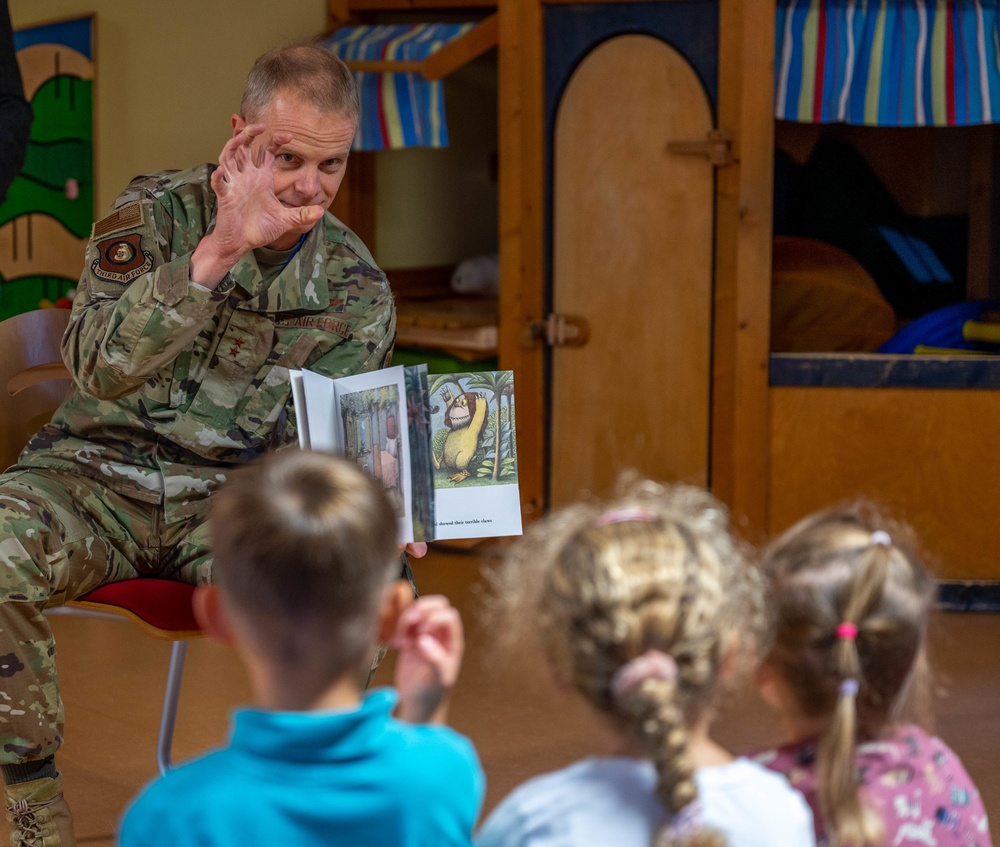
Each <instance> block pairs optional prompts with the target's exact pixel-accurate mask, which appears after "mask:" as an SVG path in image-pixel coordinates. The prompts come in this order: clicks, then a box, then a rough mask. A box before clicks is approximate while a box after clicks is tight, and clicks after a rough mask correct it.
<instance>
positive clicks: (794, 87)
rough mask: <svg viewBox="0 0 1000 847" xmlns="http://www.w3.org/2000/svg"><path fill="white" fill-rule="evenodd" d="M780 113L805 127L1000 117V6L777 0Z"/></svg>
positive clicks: (912, 0) (977, 1) (988, 1)
mask: <svg viewBox="0 0 1000 847" xmlns="http://www.w3.org/2000/svg"><path fill="white" fill-rule="evenodd" d="M776 30H777V32H776V35H777V52H776V54H775V89H776V90H775V115H776V116H777V117H778V118H781V119H784V120H791V121H799V122H802V123H835V122H843V123H850V124H865V125H869V126H968V125H972V124H987V123H993V122H994V121H995V120H1000V35H998V29H997V0H778V16H777V27H776Z"/></svg>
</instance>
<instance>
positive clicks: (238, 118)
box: [229, 112, 247, 138]
mask: <svg viewBox="0 0 1000 847" xmlns="http://www.w3.org/2000/svg"><path fill="white" fill-rule="evenodd" d="M229 123H231V124H232V125H233V137H234V138H235V137H236V136H237V135H239V134H240V133H241V132H243V128H244V127H245V126H246V125H247V122H246V121H245V120H243V116H242V115H238V114H236V113H235V112H234V113H233V116H232V117H231V118H230V119H229Z"/></svg>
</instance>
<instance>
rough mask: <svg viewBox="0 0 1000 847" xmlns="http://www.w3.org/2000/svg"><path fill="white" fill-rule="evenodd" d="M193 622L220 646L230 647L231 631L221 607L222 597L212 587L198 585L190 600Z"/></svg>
mask: <svg viewBox="0 0 1000 847" xmlns="http://www.w3.org/2000/svg"><path fill="white" fill-rule="evenodd" d="M191 605H192V607H193V609H194V617H195V620H196V621H198V626H200V627H201V628H202V629H203V630H204V631H205V633H206V634H207V635H208V636H209V637H210V638H213V639H215V640H216V641H218V642H220V643H222V644H228V645H230V646H231V645H232V643H233V631H232V627H231V626H230V624H229V618H228V617H226V612H225V610H224V609H223V607H222V597H221V596H220V594H219V589H218V588H217V587H216V586H214V585H199V586H198V587H197V588H196V589H195V591H194V597H192V598H191Z"/></svg>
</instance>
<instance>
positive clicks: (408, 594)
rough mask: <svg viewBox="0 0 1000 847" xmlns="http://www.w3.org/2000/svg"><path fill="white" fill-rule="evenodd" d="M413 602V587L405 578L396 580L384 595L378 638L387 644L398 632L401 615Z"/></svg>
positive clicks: (380, 610)
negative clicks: (397, 627)
mask: <svg viewBox="0 0 1000 847" xmlns="http://www.w3.org/2000/svg"><path fill="white" fill-rule="evenodd" d="M412 602H413V587H412V586H411V585H410V583H409V582H408V581H407V580H405V579H400V580H396V582H394V583H392V584H391V585H389V586H388V587H387V588H386V590H385V594H383V595H382V606H381V608H380V609H379V615H378V640H379V642H380V643H382V644H387V643H388V642H389V641H390V640H391V639H392V636H393V635H394V634H395V632H396V625H397V624H398V623H399V616H400V615H401V614H403V610H404V609H405V608H406V607H407V606H409V605H410V603H412Z"/></svg>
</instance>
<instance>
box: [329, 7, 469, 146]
mask: <svg viewBox="0 0 1000 847" xmlns="http://www.w3.org/2000/svg"><path fill="white" fill-rule="evenodd" d="M474 26H475V24H474V23H463V24H433V23H425V24H411V25H381V26H350V27H343V28H342V29H338V30H337V31H336V32H334V33H333V35H331V36H330V37H329V38H328V39H327V40H326V41H325V42H323V43H324V44H325V46H326V47H327V48H328V49H329V50H331V51H333V53H335V54H336V55H337V56H339V57H340V58H341V59H343V60H344V61H345V62H348V61H352V60H353V61H421V60H423V59H426V58H427V57H428V56H429V55H431V54H432V53H434V52H436V51H437V50H440V49H441V48H442V47H443V46H444V45H446V44H448V43H449V42H451V41H454V40H455V39H457V38H460V37H461V36H463V35H465V33H467V32H468V31H469V30H471V29H472V28H473V27H474ZM355 78H356V79H357V81H358V87H359V89H360V91H361V121H360V123H359V126H358V133H357V135H356V136H355V139H354V149H355V150H396V149H400V148H405V147H447V146H448V125H447V122H446V120H445V112H444V86H443V84H442V83H441V80H434V81H431V80H427V79H424V77H422V76H421V75H420V74H416V73H355Z"/></svg>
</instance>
